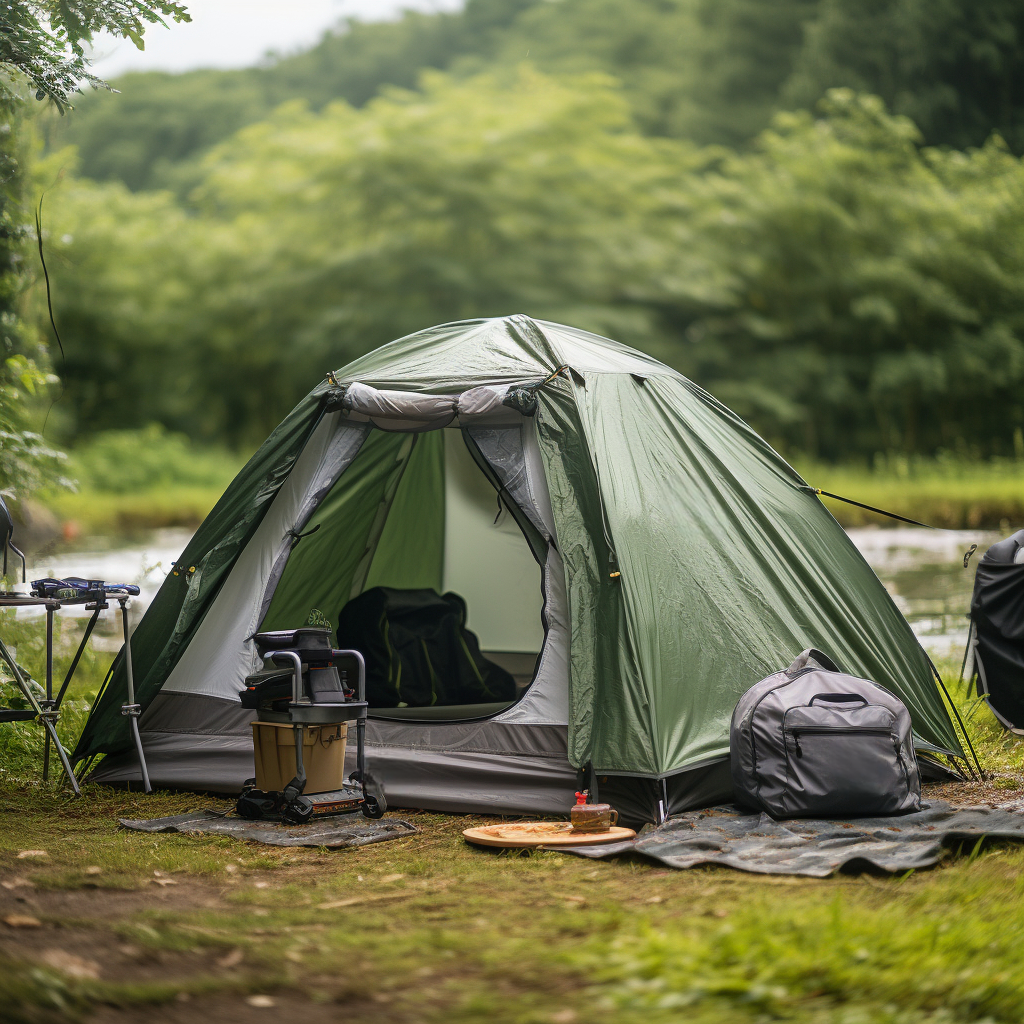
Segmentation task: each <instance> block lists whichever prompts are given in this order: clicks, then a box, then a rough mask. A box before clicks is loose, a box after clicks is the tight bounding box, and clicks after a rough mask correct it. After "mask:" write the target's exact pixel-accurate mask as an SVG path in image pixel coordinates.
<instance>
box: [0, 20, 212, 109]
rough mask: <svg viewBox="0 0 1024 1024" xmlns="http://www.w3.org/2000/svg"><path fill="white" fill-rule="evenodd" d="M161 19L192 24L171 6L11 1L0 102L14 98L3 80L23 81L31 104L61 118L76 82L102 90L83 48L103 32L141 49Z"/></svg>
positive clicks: (0, 34)
mask: <svg viewBox="0 0 1024 1024" xmlns="http://www.w3.org/2000/svg"><path fill="white" fill-rule="evenodd" d="M162 15H163V16H167V17H171V18H173V19H174V20H175V21H191V20H192V19H191V18H190V17H189V16H188V14H187V12H186V11H185V8H184V7H183V6H182V5H181V4H180V3H177V2H176V0H12V2H10V3H7V4H5V5H4V12H3V15H2V16H0V29H2V31H0V72H2V74H0V97H4V98H7V99H9V98H10V97H11V96H12V95H13V93H12V91H11V85H10V83H9V82H8V81H6V79H7V78H8V76H11V75H14V76H18V75H24V76H25V77H26V78H27V79H28V81H29V83H30V84H31V86H32V88H33V89H34V90H35V94H36V99H39V100H41V99H46V98H48V99H50V100H52V101H53V103H54V104H55V106H56V107H57V109H58V110H59V111H60V112H61V113H63V112H64V110H65V109H66V108H67V107H70V106H71V96H72V95H73V94H74V93H75V92H77V91H78V88H79V85H80V83H81V82H83V81H85V82H89V83H90V84H92V85H93V86H99V85H103V84H104V83H103V82H101V81H100V80H99V79H98V78H96V77H95V75H92V74H90V73H89V59H88V57H87V56H86V50H85V47H86V46H87V45H88V44H89V43H90V42H91V41H92V37H93V35H94V34H95V33H96V32H99V31H101V30H103V29H105V30H106V31H108V32H111V33H113V34H114V35H116V36H121V37H122V38H124V39H130V40H131V41H132V42H133V43H134V44H135V45H136V46H137V47H138V48H139V49H140V50H141V49H143V46H144V44H143V41H142V35H143V33H144V32H145V30H146V25H147V23H148V24H159V25H163V24H165V22H164V20H163V17H162Z"/></svg>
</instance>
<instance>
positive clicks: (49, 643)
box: [43, 606, 60, 782]
mask: <svg viewBox="0 0 1024 1024" xmlns="http://www.w3.org/2000/svg"><path fill="white" fill-rule="evenodd" d="M44 707H45V709H46V710H47V711H50V710H51V708H52V707H53V609H52V608H50V607H49V606H47V608H46V703H45V705H44ZM44 722H45V723H46V724H47V725H48V726H50V728H47V729H46V738H45V740H44V741H43V782H46V781H47V780H48V779H49V777H50V734H51V733H53V738H54V739H55V740H56V738H57V734H56V732H54V730H53V728H52V726H51V724H50V722H49V719H44ZM59 747H60V745H59V744H58V749H59Z"/></svg>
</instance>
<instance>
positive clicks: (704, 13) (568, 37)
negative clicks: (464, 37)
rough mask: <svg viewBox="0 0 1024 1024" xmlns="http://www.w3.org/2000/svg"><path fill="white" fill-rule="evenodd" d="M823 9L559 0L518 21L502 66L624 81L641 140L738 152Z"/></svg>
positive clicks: (796, 2) (786, 3) (765, 114)
mask: <svg viewBox="0 0 1024 1024" xmlns="http://www.w3.org/2000/svg"><path fill="white" fill-rule="evenodd" d="M817 4H818V0H775V2H773V3H770V4H766V3H764V2H763V0H724V2H723V0H633V2H631V3H630V4H629V5H628V10H627V9H626V8H625V7H624V5H623V3H622V0H560V2H558V3H544V4H539V5H537V6H536V7H533V8H531V9H530V10H529V11H526V12H525V13H524V14H523V15H521V16H520V17H519V18H518V19H517V21H516V22H515V23H514V24H513V25H512V26H511V27H510V28H509V30H508V31H507V32H505V33H504V34H503V37H502V43H501V46H500V48H499V49H498V51H497V54H496V57H497V59H498V60H501V61H503V62H504V63H506V64H514V63H516V62H518V61H521V60H524V59H529V60H530V61H533V62H534V63H536V64H537V66H538V67H539V68H541V69H542V70H544V71H549V72H559V73H561V72H575V73H579V72H582V71H590V70H601V71H604V72H606V73H607V74H611V75H614V76H615V77H616V78H618V79H619V80H620V81H622V83H623V85H624V87H625V93H626V95H627V97H628V98H629V101H630V104H631V106H632V108H633V110H634V113H635V116H636V118H637V121H638V123H639V124H640V125H641V126H642V127H643V128H644V130H645V131H647V132H650V133H652V134H657V135H670V136H676V137H682V138H687V139H691V140H693V141H695V142H698V143H724V144H727V145H742V144H744V143H746V142H747V141H748V140H749V139H750V138H751V137H752V136H753V135H755V134H756V133H757V132H759V131H760V130H761V129H762V128H763V127H764V126H765V124H766V123H767V121H768V118H769V116H770V115H771V112H772V110H773V109H774V106H775V104H776V98H777V94H778V90H779V87H780V86H781V85H782V83H783V82H784V81H785V80H786V78H787V76H788V75H789V73H790V70H791V68H792V66H793V61H794V59H795V57H796V54H797V53H798V51H799V49H800V44H801V42H802V38H803V31H802V29H803V24H804V22H805V21H806V20H808V19H809V18H810V17H811V16H812V15H813V14H814V11H815V9H816V7H817ZM489 60H490V55H486V54H485V55H483V56H482V57H480V58H478V63H479V64H485V63H486V62H487V61H489ZM464 66H471V65H470V62H469V61H465V62H464Z"/></svg>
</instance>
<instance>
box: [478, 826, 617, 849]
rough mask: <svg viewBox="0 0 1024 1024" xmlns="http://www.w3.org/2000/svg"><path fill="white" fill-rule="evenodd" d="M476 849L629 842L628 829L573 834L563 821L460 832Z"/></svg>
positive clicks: (484, 827)
mask: <svg viewBox="0 0 1024 1024" xmlns="http://www.w3.org/2000/svg"><path fill="white" fill-rule="evenodd" d="M462 834H463V835H464V836H465V837H466V839H467V840H468V841H469V842H471V843H476V844H477V845H478V846H504V847H509V848H512V847H516V848H529V847H534V846H591V845H595V844H597V843H617V842H620V841H621V840H623V839H632V838H633V837H634V836H636V833H635V832H634V831H633V830H632V829H631V828H620V827H619V826H618V825H613V826H612V827H611V828H610V829H608V831H607V832H573V830H572V825H570V824H569V822H567V821H516V822H509V823H507V824H502V825H483V826H481V827H479V828H467V829H465V830H464V831H463V833H462Z"/></svg>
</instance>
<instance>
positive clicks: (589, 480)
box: [537, 381, 654, 768]
mask: <svg viewBox="0 0 1024 1024" xmlns="http://www.w3.org/2000/svg"><path fill="white" fill-rule="evenodd" d="M538 397H539V408H538V411H537V427H538V429H537V435H538V438H539V442H540V449H541V457H542V460H543V462H544V474H545V476H546V477H547V484H548V492H549V494H550V498H551V511H552V514H553V515H554V519H555V531H556V533H557V536H558V549H559V552H560V553H561V556H562V562H563V564H564V566H565V583H566V593H567V595H568V599H569V629H570V641H569V761H570V763H571V764H573V765H574V766H575V767H577V768H579V767H582V766H583V765H585V764H586V763H587V762H588V761H591V760H594V761H595V762H596V760H597V757H596V752H598V751H601V750H604V749H606V747H607V744H608V740H607V735H608V732H609V730H610V729H613V728H614V723H613V722H610V721H609V720H608V719H607V717H606V716H607V711H608V708H609V704H608V703H607V701H602V700H601V695H602V694H604V693H606V692H622V693H628V694H640V695H642V693H643V690H642V688H641V687H640V685H639V683H638V681H637V680H636V679H635V677H634V675H635V674H634V671H633V668H632V666H631V664H630V659H629V658H628V657H627V658H626V659H623V658H622V657H621V656H620V655H621V648H622V647H623V645H624V644H626V643H627V642H628V641H627V638H626V633H625V630H624V629H623V628H622V619H623V610H622V601H621V591H620V588H619V584H618V581H617V580H616V579H615V578H613V577H612V576H611V573H612V572H614V571H615V565H614V562H613V561H612V560H611V558H610V555H611V551H610V549H609V547H608V545H607V543H606V542H605V537H604V533H603V531H602V526H601V523H602V515H603V513H602V510H601V493H600V490H599V487H598V481H597V478H596V476H595V474H594V467H593V465H592V464H591V461H590V456H589V454H588V452H587V448H586V444H585V441H584V437H583V431H582V429H581V426H580V422H579V418H578V414H577V409H576V403H575V400H574V398H573V395H572V389H571V386H570V385H569V384H568V383H566V382H564V381H559V382H558V383H557V384H555V383H553V384H551V385H550V386H548V387H546V388H545V389H544V390H543V391H542V392H541V394H540V395H539V396H538ZM626 699H627V700H628V699H629V698H628V697H627V698H626ZM629 722H630V726H631V733H630V737H629V744H630V748H631V749H630V754H629V758H630V760H631V761H632V760H635V759H637V758H639V759H641V760H643V761H644V763H653V760H654V753H653V746H652V736H651V729H650V720H649V716H648V715H647V714H646V709H644V708H641V707H637V708H633V709H632V710H631V712H630V714H629Z"/></svg>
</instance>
